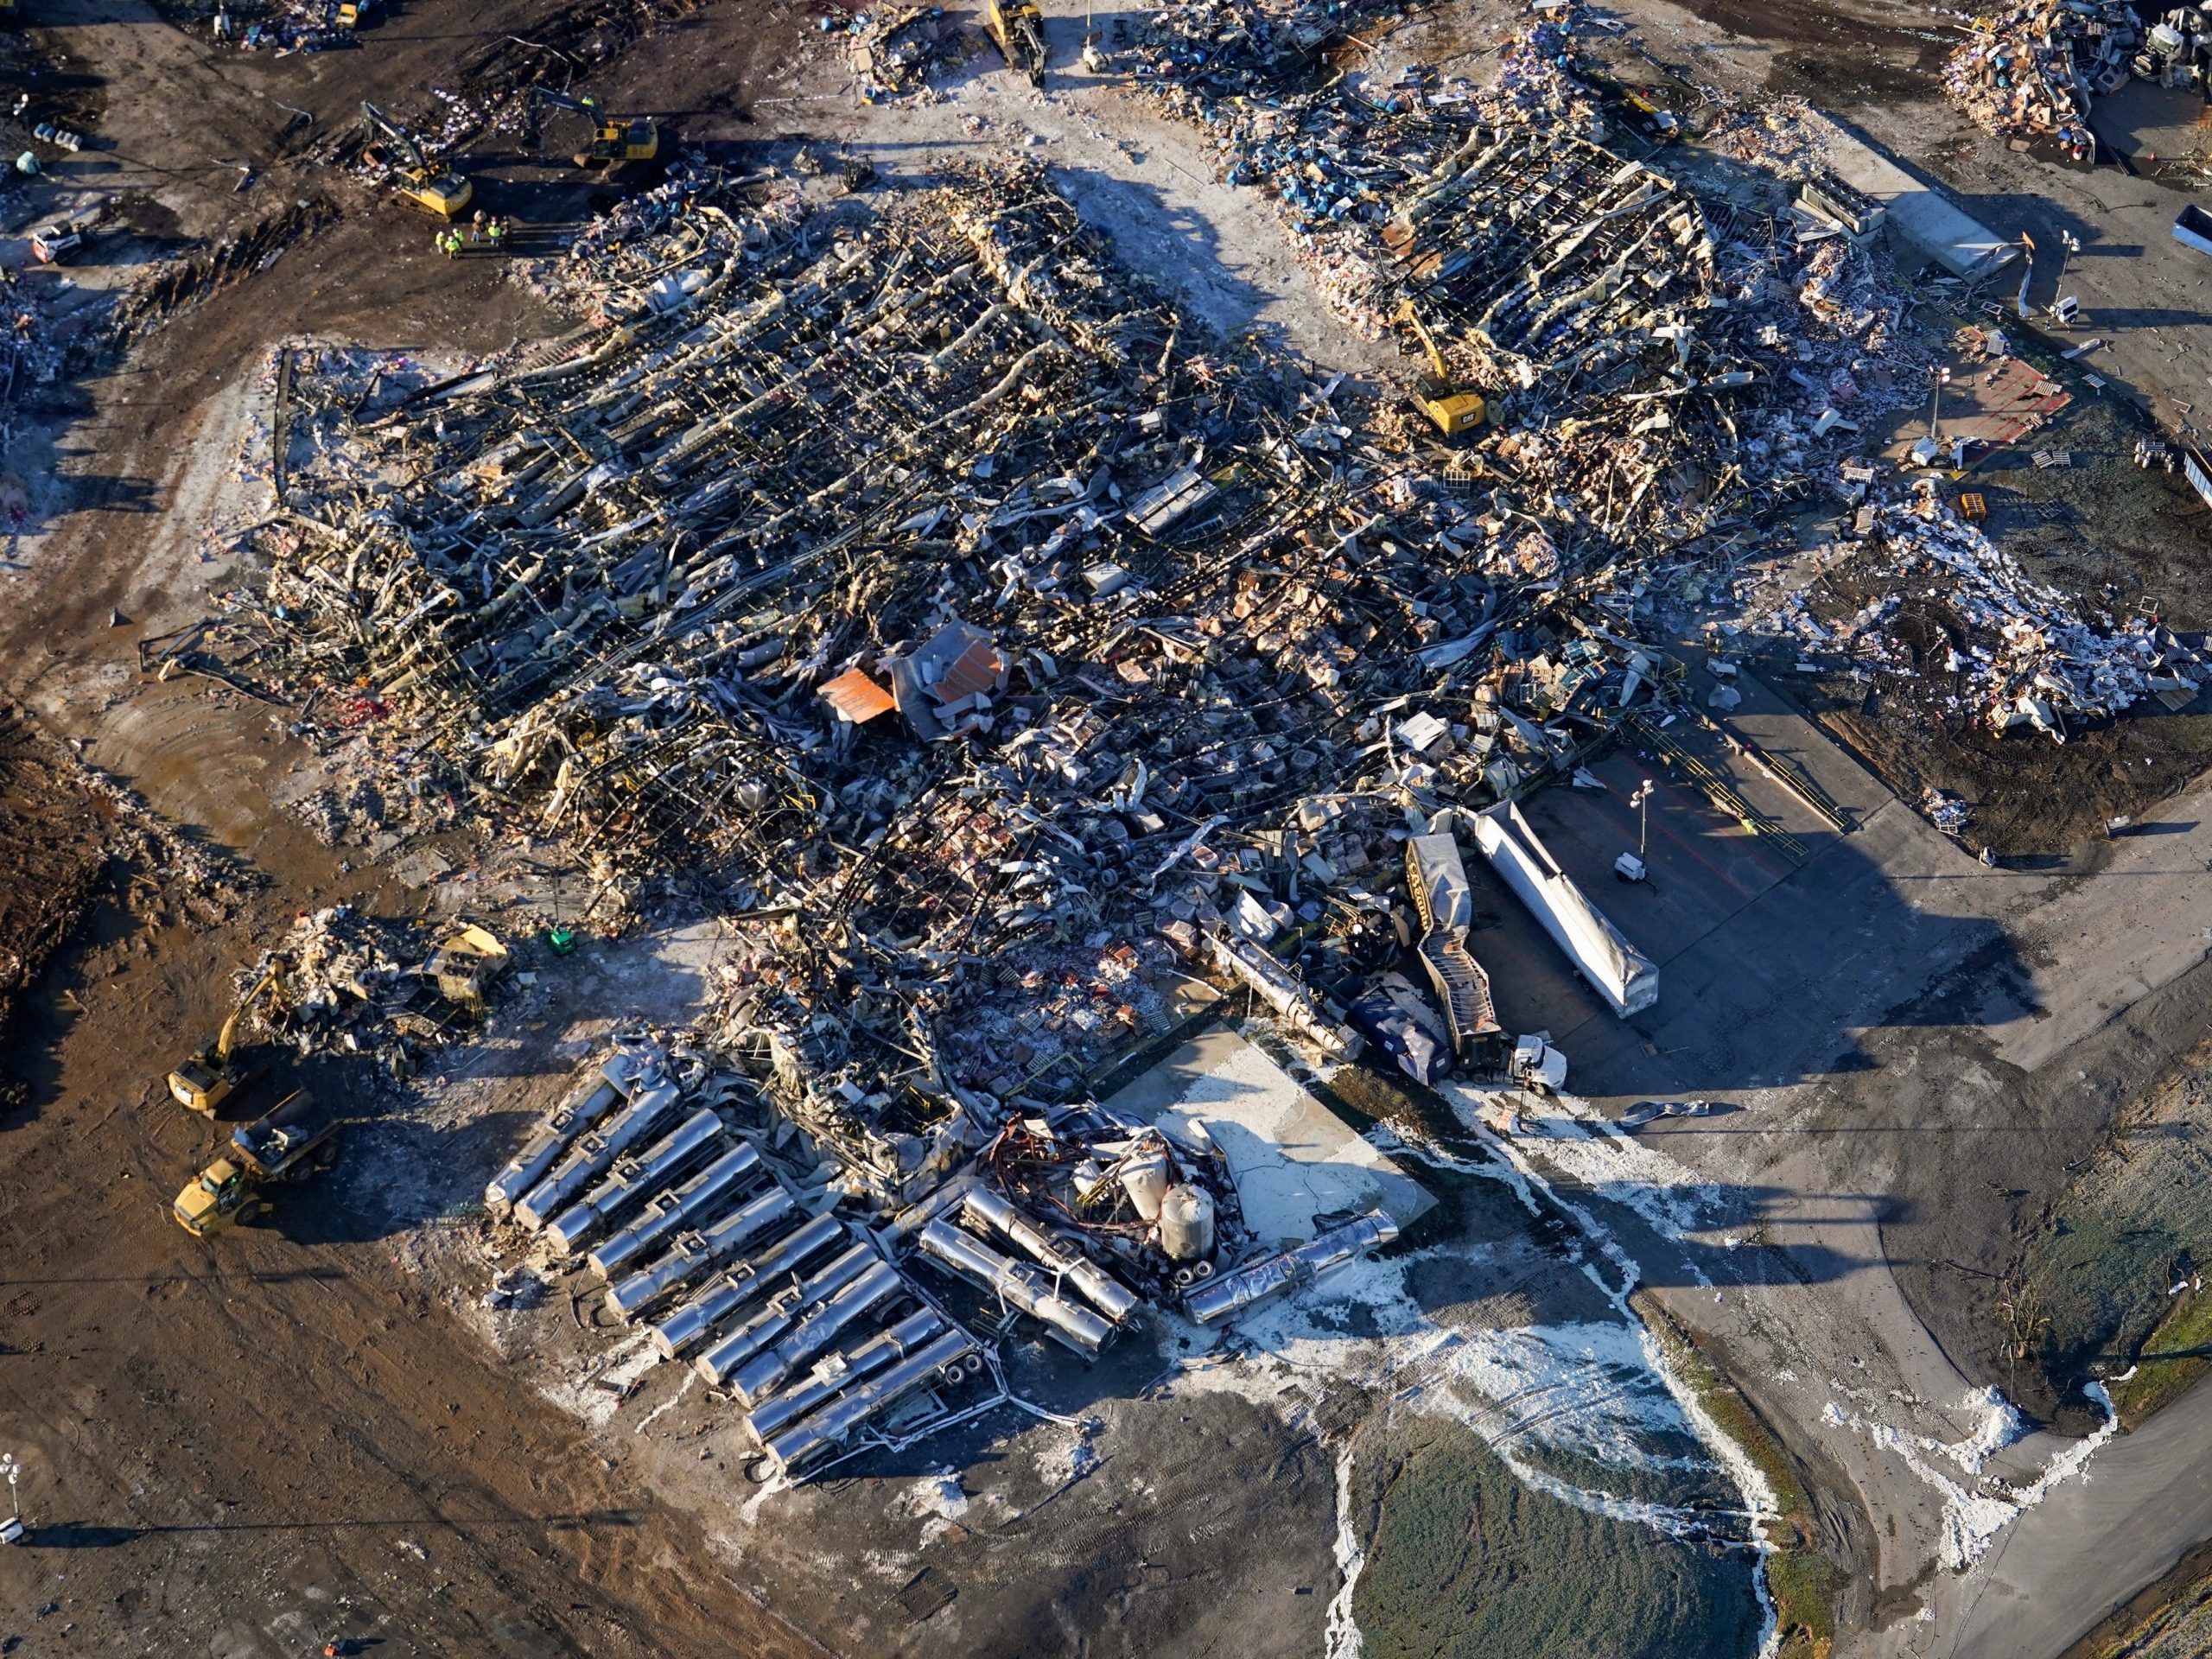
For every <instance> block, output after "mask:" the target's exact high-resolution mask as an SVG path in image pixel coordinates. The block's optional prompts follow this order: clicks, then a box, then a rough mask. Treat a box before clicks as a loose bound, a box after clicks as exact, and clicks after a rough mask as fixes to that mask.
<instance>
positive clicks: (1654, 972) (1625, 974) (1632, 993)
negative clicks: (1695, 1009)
mask: <svg viewBox="0 0 2212 1659" xmlns="http://www.w3.org/2000/svg"><path fill="white" fill-rule="evenodd" d="M1474 824H1475V844H1476V845H1477V846H1478V847H1480V848H1481V849H1483V856H1484V858H1487V859H1488V860H1490V861H1491V868H1493V869H1495V870H1496V871H1497V873H1498V874H1499V875H1500V876H1502V877H1503V878H1504V881H1505V885H1506V886H1507V887H1510V888H1512V889H1513V891H1514V892H1515V893H1517V894H1518V895H1519V896H1520V899H1521V902H1522V903H1523V904H1525V905H1526V906H1529V909H1530V910H1533V911H1534V912H1536V919H1537V920H1538V921H1540V922H1541V923H1542V924H1543V925H1544V931H1545V932H1547V933H1548V934H1550V935H1551V936H1552V938H1554V939H1555V940H1557V941H1558V942H1559V948H1560V950H1564V951H1566V952H1567V957H1568V959H1569V960H1571V961H1572V962H1573V963H1574V965H1575V966H1576V967H1577V968H1579V969H1581V971H1582V976H1583V978H1585V979H1586V980H1588V981H1589V982H1591V984H1592V985H1594V986H1595V987H1597V989H1598V995H1600V996H1602V997H1604V998H1605V1001H1607V1002H1608V1003H1610V1004H1611V1007H1612V1010H1613V1012H1614V1013H1615V1014H1619V1015H1621V1016H1622V1017H1623V1018H1624V1019H1625V1018H1626V1017H1627V1016H1628V1015H1630V1014H1634V1013H1636V1012H1637V1010H1638V1009H1639V1008H1648V1007H1650V1006H1651V1005H1652V1004H1653V1003H1654V1002H1656V1001H1658V999H1659V969H1657V967H1656V966H1655V965H1654V964H1653V963H1652V961H1651V959H1650V958H1649V957H1647V956H1645V955H1644V954H1643V952H1642V951H1640V950H1637V948H1636V947H1635V946H1634V945H1632V944H1630V943H1629V942H1628V941H1627V940H1626V939H1624V938H1622V937H1621V934H1620V930H1619V929H1618V928H1616V927H1615V926H1614V925H1612V924H1611V922H1609V921H1607V920H1606V919H1605V917H1604V916H1603V915H1602V914H1601V913H1599V909H1598V907H1597V906H1595V905H1593V904H1592V903H1591V902H1590V900H1589V899H1588V898H1586V896H1585V895H1584V893H1583V891H1582V889H1581V888H1580V887H1576V886H1575V885H1574V882H1573V879H1572V878H1571V877H1569V876H1568V874H1567V872H1566V871H1565V870H1562V869H1561V868H1560V867H1559V866H1558V865H1557V864H1556V863H1554V861H1553V860H1552V855H1551V854H1549V853H1548V852H1547V851H1546V850H1545V849H1544V843H1543V842H1541V841H1538V840H1537V839H1536V832H1535V830H1534V829H1530V828H1529V821H1528V820H1527V819H1526V818H1524V817H1522V816H1521V809H1520V808H1519V807H1517V806H1516V805H1514V804H1513V803H1512V802H1510V801H1500V802H1499V803H1498V804H1497V805H1496V806H1493V807H1491V808H1490V809H1489V810H1487V811H1485V812H1483V813H1481V814H1479V815H1478V817H1476V819H1475V821H1474Z"/></svg>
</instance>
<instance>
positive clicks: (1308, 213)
mask: <svg viewBox="0 0 2212 1659" xmlns="http://www.w3.org/2000/svg"><path fill="white" fill-rule="evenodd" d="M1217 10H1218V8H1217V7H1216V6H1215V5H1214V4H1213V3H1212V0H1205V3H1201V4H1197V5H1192V6H1185V7H1176V8H1170V9H1168V10H1165V11H1163V12H1160V13H1159V14H1155V16H1154V20H1153V22H1152V24H1151V25H1150V29H1151V31H1152V34H1151V36H1150V37H1149V38H1152V39H1153V40H1154V51H1153V53H1152V56H1151V58H1150V59H1149V60H1148V62H1149V63H1150V65H1151V66H1152V67H1151V75H1152V79H1151V82H1150V87H1151V90H1152V91H1153V92H1154V95H1155V96H1156V97H1157V98H1158V99H1160V100H1161V101H1162V102H1163V104H1164V105H1166V107H1167V108H1168V109H1169V110H1170V111H1172V112H1174V113H1177V114H1179V115H1181V116H1183V117H1184V118H1188V119H1191V120H1193V121H1195V122H1197V123H1198V124H1201V125H1202V126H1204V127H1205V130H1207V131H1208V132H1209V133H1210V134H1211V136H1212V137H1213V138H1214V141H1215V143H1217V146H1218V147H1219V148H1220V149H1221V150H1222V151H1223V154H1224V168H1225V170H1226V173H1227V175H1228V176H1229V177H1230V178H1231V179H1232V180H1235V181H1241V182H1246V183H1250V184H1253V185H1255V186H1258V187H1261V188H1267V189H1268V190H1269V191H1270V192H1271V194H1274V195H1275V197H1276V199H1277V201H1278V207H1279V211H1280V212H1281V215H1282V217H1283V219H1284V220H1285V223H1286V227H1287V230H1288V232H1289V233H1290V235H1291V237H1292V238H1293V240H1294V243H1295V244H1296V245H1297V246H1298V248H1299V250H1300V256H1301V257H1302V258H1303V259H1304V260H1305V261H1306V263H1307V264H1308V265H1309V266H1310V267H1311V268H1312V269H1313V273H1314V277H1315V280H1316V282H1317V283H1319V286H1320V288H1321V289H1322V290H1323V292H1324V293H1325V294H1326V295H1327V296H1329V297H1330V299H1331V300H1332V302H1334V303H1335V305H1336V306H1337V307H1338V309H1339V310H1340V311H1341V312H1342V313H1343V314H1344V315H1345V316H1346V318H1347V320H1348V321H1351V323H1352V324H1353V325H1354V326H1355V327H1358V328H1360V329H1361V330H1362V331H1363V332H1364V333H1366V334H1370V336H1372V335H1376V334H1381V333H1382V332H1383V331H1384V330H1385V329H1387V328H1389V327H1391V326H1393V325H1395V324H1399V323H1404V322H1410V323H1412V324H1414V326H1415V327H1417V328H1418V327H1427V329H1429V330H1430V331H1431V332H1432V333H1433V335H1434V336H1435V338H1436V340H1438V342H1439V346H1440V361H1441V362H1442V364H1443V366H1444V367H1445V368H1446V369H1447V370H1448V371H1449V378H1450V379H1451V382H1452V385H1454V386H1455V387H1459V388H1463V389H1465V390H1468V391H1479V392H1480V393H1481V394H1482V395H1483V397H1484V399H1485V401H1486V403H1487V404H1488V410H1487V422H1488V424H1487V425H1486V426H1485V427H1484V428H1483V429H1481V430H1480V431H1479V432H1478V435H1475V436H1474V437H1472V438H1471V439H1467V440H1463V445H1464V447H1465V450H1466V453H1465V454H1463V455H1461V456H1459V457H1456V458H1455V461H1454V462H1453V472H1454V474H1455V475H1456V476H1458V477H1459V478H1461V479H1463V480H1468V481H1469V482H1470V483H1471V484H1472V485H1473V486H1474V487H1475V488H1477V489H1480V490H1483V491H1484V492H1485V493H1487V492H1490V491H1495V492H1496V493H1495V495H1494V496H1493V498H1492V499H1493V504H1494V507H1493V510H1494V512H1496V513H1497V515H1499V516H1500V517H1501V518H1504V519H1506V520H1508V521H1510V524H1512V526H1513V537H1514V538H1515V539H1516V541H1517V542H1518V543H1520V544H1521V547H1522V563H1523V565H1524V569H1523V570H1522V574H1523V575H1527V576H1529V577H1530V578H1533V579H1535V580H1545V579H1548V578H1550V577H1553V576H1557V575H1565V574H1571V573H1572V571H1573V569H1574V567H1575V566H1577V565H1578V564H1580V565H1582V566H1585V567H1586V568H1590V569H1604V568H1605V567H1606V566H1608V565H1610V564H1611V563H1613V562H1614V561H1616V560H1619V561H1624V562H1635V563H1642V562H1644V561H1647V560H1649V558H1650V557H1651V556H1652V554H1653V553H1654V551H1655V549H1654V547H1653V545H1652V543H1653V538H1654V537H1659V538H1662V539H1663V541H1664V542H1665V543H1669V544H1670V548H1671V550H1678V551H1679V552H1680V553H1681V554H1682V555H1683V556H1691V557H1694V556H1697V555H1699V554H1700V552H1701V551H1702V550H1703V549H1702V548H1701V546H1700V543H1701V542H1702V541H1703V540H1704V538H1706V537H1709V536H1713V535H1715V534H1716V533H1718V534H1720V535H1723V536H1726V537H1733V536H1734V535H1736V534H1737V533H1738V532H1739V531H1740V530H1741V528H1742V526H1743V525H1744V524H1745V523H1746V522H1747V521H1749V520H1750V519H1751V518H1754V517H1755V516H1756V515H1757V514H1758V512H1760V511H1762V510H1763V509H1765V508H1768V507H1770V506H1772V505H1775V504H1777V503H1778V502H1781V501H1785V500H1788V499H1795V498H1796V497H1798V496H1801V495H1802V494H1803V493H1805V492H1806V491H1807V490H1808V488H1809V487H1810V486H1809V476H1810V473H1811V470H1812V468H1813V467H1814V465H1815V457H1816V455H1817V454H1818V453H1819V452H1820V451H1821V450H1822V449H1824V448H1827V447H1829V446H1832V445H1833V444H1834V443H1836V442H1841V441H1842V439H1841V435H1847V434H1851V433H1855V432H1856V431H1858V430H1859V429H1860V428H1861V426H1862V425H1863V424H1864V423H1866V421H1867V420H1868V419H1869V418H1870V417H1878V416H1879V414H1880V413H1881V412H1883V411H1884V410H1887V409H1889V408H1891V407H1894V406H1896V405H1897V404H1898V403H1900V402H1901V401H1903V399H1904V397H1905V396H1906V393H1907V391H1908V390H1910V391H1916V390H1917V387H1918V385H1919V384H1920V380H1919V378H1918V374H1919V370H1920V367H1921V365H1923V363H1924V361H1925V358H1926V351H1925V349H1924V348H1925V346H1926V345H1927V342H1926V341H1923V340H1919V339H1917V338H1916V335H1915V334H1914V333H1913V331H1912V329H1911V328H1910V326H1909V324H1908V321H1907V315H1906V308H1905V305H1904V296H1902V295H1900V294H1898V293H1897V292H1896V291H1894V286H1893V283H1891V280H1890V279H1889V278H1888V277H1885V275H1884V273H1883V271H1882V270H1881V268H1880V265H1879V264H1878V261H1877V260H1875V259H1874V258H1873V257H1871V256H1870V255H1869V254H1868V253H1867V252H1866V251H1865V250H1864V249H1863V248H1862V247H1860V246H1859V243H1858V242H1857V241H1856V240H1854V239H1853V237H1851V236H1849V235H1847V234H1845V233H1844V232H1841V231H1840V230H1839V229H1838V228H1837V227H1836V226H1835V225H1834V223H1832V222H1830V221H1828V220H1827V219H1821V220H1820V221H1819V223H1818V224H1817V225H1813V226H1811V227H1810V228H1808V223H1807V222H1803V221H1801V219H1800V217H1799V216H1798V215H1797V214H1796V213H1794V212H1780V211H1776V210H1775V209H1773V208H1760V207H1753V206H1749V205H1746V204H1745V203H1744V202H1742V201H1738V200H1734V199H1732V198H1729V197H1725V196H1724V197H1704V196H1700V195H1699V194H1696V193H1695V192H1694V191H1693V189H1692V188H1690V187H1688V185H1686V184H1684V183H1682V182H1680V181H1676V180H1675V179H1673V178H1671V177H1669V175H1667V174H1666V173H1665V172H1664V171H1663V170H1662V168H1660V167H1659V166H1658V165H1657V164H1656V162H1655V163H1652V164H1646V163H1643V162H1631V161H1629V160H1627V159H1625V158H1624V157H1623V156H1618V155H1617V154H1615V153H1613V152H1612V151H1611V150H1608V149H1605V148H1603V147H1602V146H1601V145H1599V143H1594V142H1592V140H1591V139H1590V138H1587V137H1580V136H1577V133H1578V131H1587V132H1592V133H1597V132H1601V131H1602V130H1604V124H1603V121H1602V120H1601V119H1599V118H1597V117H1596V116H1595V115H1594V114H1592V111H1593V110H1594V108H1595V106H1594V105H1592V104H1591V103H1590V101H1589V100H1590V99H1593V98H1595V97H1596V96H1597V94H1596V92H1595V91H1594V90H1593V88H1592V86H1591V85H1590V84H1589V83H1588V82H1586V81H1585V80H1584V79H1581V78H1580V76H1579V75H1578V74H1577V73H1575V71H1574V60H1573V54H1572V41H1573V35H1574V32H1575V30H1576V29H1578V28H1579V27H1580V19H1579V18H1578V17H1577V16H1574V15H1573V14H1569V15H1567V16H1563V17H1561V18H1557V19H1547V20H1543V21H1540V22H1537V23H1536V24H1535V25H1534V27H1533V28H1532V29H1529V30H1528V31H1526V32H1524V33H1523V34H1522V35H1520V36H1518V37H1516V41H1515V42H1514V43H1513V45H1512V47H1511V48H1510V51H1509V53H1508V56H1507V60H1506V64H1505V67H1504V70H1503V73H1502V76H1501V79H1500V80H1499V81H1498V82H1497V84H1496V85H1495V86H1492V87H1491V88H1487V89H1481V90H1476V89H1472V88H1470V87H1468V86H1465V84H1464V83H1458V82H1452V83H1439V82H1438V81H1437V80H1436V79H1435V77H1434V76H1433V74H1430V73H1427V72H1423V71H1421V70H1419V69H1414V70H1409V71H1408V72H1406V73H1404V74H1403V75H1402V76H1401V77H1400V79H1399V80H1398V81H1397V82H1396V83H1395V84H1394V85H1392V86H1389V87H1388V88H1376V87H1373V86H1363V85H1361V84H1358V83H1357V81H1356V79H1355V78H1351V77H1345V78H1340V79H1338V80H1336V81H1334V82H1333V83H1332V85H1331V86H1328V87H1326V88H1325V89H1323V90H1321V91H1319V92H1311V93H1300V94H1292V93H1285V92H1276V91H1271V90H1268V88H1269V86H1271V84H1272V83H1271V81H1270V80H1269V79H1268V75H1267V74H1266V73H1265V71H1264V69H1263V67H1260V66H1258V65H1257V64H1255V62H1254V61H1253V60H1249V57H1238V56H1231V57H1228V58H1221V59H1206V58H1205V56H1204V54H1203V53H1202V52H1200V51H1198V49H1197V48H1194V47H1192V45H1191V42H1192V41H1203V40H1205V38H1207V36H1208V34H1209V30H1210V29H1212V28H1213V27H1214V26H1215V24H1216V22H1217V20H1216V17H1215V13H1216V11H1217ZM1245 32H1246V34H1248V35H1253V37H1254V38H1258V35H1257V33H1256V31H1255V30H1254V29H1247V30H1246V31H1245ZM1775 119H1776V120H1777V122H1778V123H1779V125H1780V127H1781V128H1782V129H1783V130H1784V131H1783V135H1782V137H1783V138H1784V139H1787V138H1788V137H1789V130H1794V126H1795V124H1794V123H1793V122H1792V121H1790V120H1789V118H1788V117H1787V116H1786V114H1784V115H1781V116H1777V117H1776V118H1775ZM1774 149H1775V154H1776V156H1777V158H1781V157H1783V156H1785V154H1786V158H1787V171H1786V174H1785V176H1786V177H1789V178H1797V179H1802V180H1803V181H1819V180H1821V179H1825V178H1827V175H1826V174H1825V173H1824V172H1823V171H1822V170H1821V168H1819V166H1818V150H1817V147H1816V146H1815V145H1813V144H1811V143H1809V142H1806V143H1800V142H1797V141H1796V140H1795V139H1789V142H1787V143H1783V142H1782V141H1781V140H1780V139H1777V144H1776V145H1775V146H1774ZM1408 343H1409V344H1410V343H1411V341H1410V340H1409V341H1408ZM1414 418H1415V417H1414V416H1410V415H1408V416H1406V417H1405V422H1403V423H1401V424H1400V426H1399V427H1398V429H1397V431H1398V433H1399V435H1401V437H1402V438H1406V439H1410V438H1413V437H1414V436H1415V433H1414V429H1413V428H1412V426H1411V425H1410V424H1409V423H1410V422H1412V421H1413V420H1414ZM1432 418H1434V417H1433V416H1432ZM1386 426H1387V422H1386ZM1660 550H1661V551H1664V550H1668V549H1660Z"/></svg>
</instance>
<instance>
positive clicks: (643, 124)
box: [530, 86, 660, 176]
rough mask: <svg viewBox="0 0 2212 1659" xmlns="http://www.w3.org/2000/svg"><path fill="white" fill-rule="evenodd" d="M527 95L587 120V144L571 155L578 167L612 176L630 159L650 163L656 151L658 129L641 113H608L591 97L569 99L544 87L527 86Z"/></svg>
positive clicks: (658, 148) (658, 151) (656, 153)
mask: <svg viewBox="0 0 2212 1659" xmlns="http://www.w3.org/2000/svg"><path fill="white" fill-rule="evenodd" d="M530 95H531V97H532V98H533V99H537V100H538V101H540V102H542V103H546V104H550V105H552V106H553V107H554V108H555V109H556V110H566V111H568V112H569V114H571V115H581V116H582V117H583V118H584V119H585V120H587V121H588V122H590V123H591V143H590V145H589V147H588V148H587V149H580V150H578V151H577V152H576V153H575V157H574V158H573V159H574V160H575V163H576V165H577V166H578V167H584V168H603V169H605V171H606V172H607V174H608V175H609V176H612V175H614V174H616V173H620V171H621V170H622V169H623V168H626V167H627V166H629V165H630V164H631V163H632V162H650V161H652V159H653V158H654V157H655V156H658V155H659V154H660V130H659V128H658V127H656V126H655V125H654V124H652V121H651V120H650V119H648V118H646V117H645V116H642V115H638V116H628V117H624V116H616V115H608V114H607V112H606V111H603V110H601V108H600V107H599V100H598V99H595V98H592V97H590V96H588V95H587V96H585V97H582V98H571V97H569V94H568V93H566V92H555V91H553V90H552V89H551V88H550V87H546V86H533V87H531V89H530Z"/></svg>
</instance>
